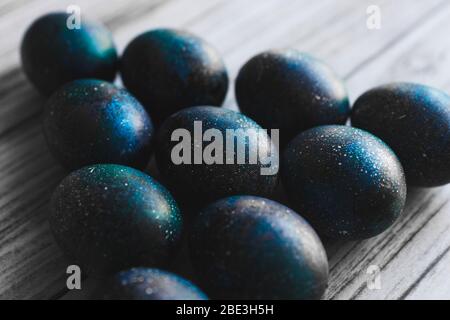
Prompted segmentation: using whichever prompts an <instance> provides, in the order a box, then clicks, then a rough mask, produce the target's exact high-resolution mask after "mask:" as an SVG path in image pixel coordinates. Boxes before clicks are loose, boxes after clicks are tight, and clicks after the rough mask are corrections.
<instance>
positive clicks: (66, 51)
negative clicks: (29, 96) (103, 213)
mask: <svg viewBox="0 0 450 320" xmlns="http://www.w3.org/2000/svg"><path fill="white" fill-rule="evenodd" d="M73 19H74V17H73V16H72V15H70V14H67V13H63V12H61V13H50V14H47V15H45V16H42V17H40V18H39V19H37V20H36V21H34V22H33V23H32V24H31V26H30V27H29V28H28V30H27V31H26V33H25V35H24V37H23V40H22V45H21V48H20V53H21V58H22V66H23V70H24V71H25V74H26V75H27V77H28V79H29V80H30V81H31V82H32V84H33V85H34V86H35V87H36V88H37V89H38V90H39V91H40V92H41V93H42V94H44V95H50V94H51V93H53V92H54V91H55V90H56V89H58V88H59V87H60V86H61V85H63V84H65V83H67V82H70V81H72V80H76V79H82V78H96V79H102V80H107V81H112V80H114V78H115V75H116V72H117V68H118V58H117V52H116V47H115V45H114V42H113V39H112V35H111V33H110V32H109V31H108V30H107V29H106V28H105V27H104V26H103V25H102V24H100V23H97V22H93V21H89V20H87V19H85V17H84V16H83V18H82V19H80V21H79V23H80V24H79V25H78V26H77V25H76V24H75V22H76V21H74V20H73Z"/></svg>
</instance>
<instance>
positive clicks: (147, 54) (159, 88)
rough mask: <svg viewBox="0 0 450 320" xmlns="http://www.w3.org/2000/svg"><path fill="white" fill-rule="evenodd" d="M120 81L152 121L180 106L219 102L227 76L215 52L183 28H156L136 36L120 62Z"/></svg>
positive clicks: (224, 89)
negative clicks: (139, 102) (181, 29)
mask: <svg viewBox="0 0 450 320" xmlns="http://www.w3.org/2000/svg"><path fill="white" fill-rule="evenodd" d="M120 71H121V74H122V79H123V83H124V84H125V86H126V87H127V89H128V90H130V92H131V93H133V94H134V95H135V96H136V97H137V98H138V99H139V100H140V101H141V102H142V104H143V105H144V106H145V107H146V108H147V111H148V112H149V113H150V114H151V116H152V118H153V119H155V121H156V122H157V123H160V122H161V121H162V120H164V119H165V118H167V117H168V116H169V115H171V114H172V113H175V112H176V111H179V110H181V109H183V108H188V107H193V106H199V105H212V106H220V105H222V103H223V101H224V99H225V95H226V93H227V89H228V75H227V71H226V68H225V65H224V63H223V60H222V58H221V56H220V55H219V53H218V52H217V51H216V50H215V49H214V48H212V47H211V46H210V45H209V44H208V43H206V42H205V41H204V40H202V39H200V38H198V37H196V36H194V35H192V34H190V33H187V32H185V31H178V30H170V29H157V30H152V31H148V32H145V33H143V34H141V35H139V36H138V37H137V38H135V39H134V40H133V41H132V42H131V43H130V44H129V45H128V46H127V47H126V49H125V52H124V54H123V57H122V62H121V69H120Z"/></svg>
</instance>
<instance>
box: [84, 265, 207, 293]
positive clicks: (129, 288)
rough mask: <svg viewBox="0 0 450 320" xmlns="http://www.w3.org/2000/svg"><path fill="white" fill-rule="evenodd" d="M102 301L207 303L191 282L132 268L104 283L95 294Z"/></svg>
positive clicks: (159, 272) (155, 270)
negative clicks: (189, 301) (196, 301)
mask: <svg viewBox="0 0 450 320" xmlns="http://www.w3.org/2000/svg"><path fill="white" fill-rule="evenodd" d="M92 298H93V299H98V300H207V297H206V295H205V294H204V293H203V292H202V291H201V290H200V289H198V288H197V287H196V286H195V285H194V284H192V283H191V282H190V281H187V280H185V279H183V278H181V277H180V276H177V275H175V274H173V273H170V272H167V271H163V270H159V269H149V268H132V269H129V270H126V271H121V272H119V273H117V274H115V275H114V276H112V277H109V278H108V279H106V280H104V281H103V282H102V283H101V285H100V286H99V287H98V288H97V289H96V291H95V292H94V294H93V296H92Z"/></svg>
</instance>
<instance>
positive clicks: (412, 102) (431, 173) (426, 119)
mask: <svg viewBox="0 0 450 320" xmlns="http://www.w3.org/2000/svg"><path fill="white" fill-rule="evenodd" d="M352 125H353V126H355V127H358V128H361V129H364V130H367V131H369V132H371V133H373V134H374V135H376V136H378V137H380V138H381V139H382V140H383V141H384V142H386V143H387V144H388V145H389V146H390V147H391V148H392V149H393V150H394V152H395V153H396V154H397V155H398V157H399V158H400V161H401V162H402V164H403V167H404V168H405V173H406V180H407V182H408V184H409V185H412V186H422V187H433V186H439V185H444V184H446V183H449V182H450V96H448V95H447V94H446V93H444V92H442V91H439V90H437V89H434V88H431V87H428V86H424V85H420V84H414V83H393V84H388V85H384V86H380V87H377V88H374V89H372V90H370V91H367V92H366V93H364V94H363V95H362V96H361V97H359V98H358V99H357V101H356V102H355V105H354V107H353V113H352Z"/></svg>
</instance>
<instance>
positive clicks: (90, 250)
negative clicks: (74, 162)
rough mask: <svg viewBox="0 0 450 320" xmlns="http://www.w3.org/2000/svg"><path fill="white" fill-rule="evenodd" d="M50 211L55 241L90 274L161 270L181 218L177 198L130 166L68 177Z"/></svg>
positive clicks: (86, 170) (84, 171)
mask: <svg viewBox="0 0 450 320" xmlns="http://www.w3.org/2000/svg"><path fill="white" fill-rule="evenodd" d="M50 207H51V214H50V226H51V229H52V231H53V234H54V236H55V238H56V241H57V243H58V244H59V246H60V247H61V249H62V250H63V251H64V252H65V254H66V255H67V257H68V261H69V262H70V263H71V264H76V265H79V266H81V268H82V270H83V272H86V273H88V274H104V273H106V272H116V271H120V270H124V269H126V268H129V267H132V266H149V267H160V266H164V265H165V264H166V263H167V262H168V259H169V258H171V255H172V253H173V251H174V250H175V249H176V248H177V247H178V241H179V239H180V233H181V226H182V219H181V215H180V211H179V209H178V206H177V204H176V202H175V200H174V199H173V198H172V196H171V195H170V193H169V192H168V191H167V190H166V189H165V188H164V187H163V186H162V185H161V184H159V183H158V182H156V181H155V180H153V179H152V178H151V177H149V176H148V175H146V174H144V173H142V172H140V171H138V170H135V169H132V168H129V167H125V166H120V165H113V164H102V165H93V166H87V167H84V168H82V169H79V170H77V171H75V172H73V173H71V174H70V175H69V176H67V177H66V178H65V179H64V180H63V181H62V182H61V183H60V184H59V186H58V187H57V188H56V190H55V191H54V193H53V195H52V197H51V203H50Z"/></svg>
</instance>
